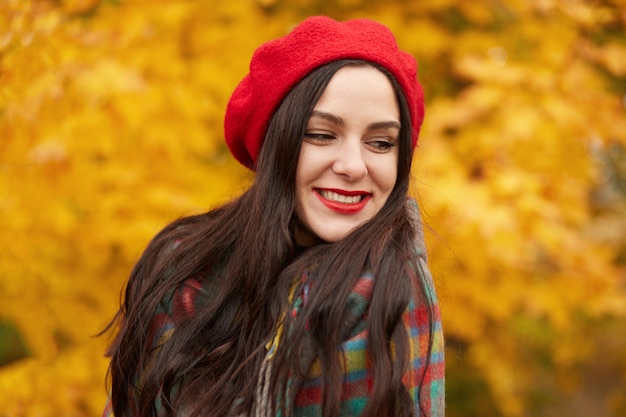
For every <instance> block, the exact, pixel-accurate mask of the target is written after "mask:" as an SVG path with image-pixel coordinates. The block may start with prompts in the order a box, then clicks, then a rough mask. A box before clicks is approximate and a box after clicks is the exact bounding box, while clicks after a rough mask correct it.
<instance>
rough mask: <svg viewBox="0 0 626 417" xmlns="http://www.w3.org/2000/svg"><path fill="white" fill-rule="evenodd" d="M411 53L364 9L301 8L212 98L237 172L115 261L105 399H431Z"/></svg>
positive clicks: (333, 409)
mask: <svg viewBox="0 0 626 417" xmlns="http://www.w3.org/2000/svg"><path fill="white" fill-rule="evenodd" d="M423 111H424V110H423V94H422V89H421V86H420V85H419V83H418V82H417V79H416V63H415V60H414V59H413V58H412V57H411V56H410V55H408V54H406V53H404V52H402V51H400V50H399V49H398V47H397V45H396V41H395V39H394V37H393V35H392V34H391V32H390V31H389V30H388V29H387V28H386V27H384V26H382V25H380V24H378V23H375V22H373V21H371V20H365V19H359V20H352V21H348V22H345V23H339V22H336V21H334V20H331V19H330V18H326V17H313V18H309V19H307V20H305V21H304V22H303V23H301V24H300V25H298V26H297V27H296V28H295V29H294V30H293V31H292V32H291V33H290V34H288V35H286V36H285V37H283V38H280V39H277V40H274V41H271V42H268V43H266V44H264V45H262V46H261V47H260V48H259V49H258V50H257V51H256V52H255V54H254V56H253V57H252V61H251V64H250V73H249V74H248V75H247V76H246V77H245V78H244V79H243V80H242V81H241V83H240V84H239V86H238V87H237V89H236V90H235V92H234V93H233V95H232V97H231V100H230V102H229V104H228V108H227V110H226V118H225V133H226V141H227V143H228V145H229V148H230V149H231V152H232V153H233V155H234V156H235V158H237V160H239V161H240V162H241V163H243V164H244V165H246V166H248V167H249V168H251V169H253V170H254V171H255V173H256V177H255V181H254V184H253V185H252V187H251V188H250V189H249V190H248V191H247V192H245V193H244V194H243V195H242V196H241V197H239V198H237V199H236V200H234V201H233V202H231V203H229V204H227V205H225V206H222V207H219V208H217V209H214V210H212V211H210V212H208V213H205V214H201V215H197V216H192V217H187V218H183V219H180V220H177V221H175V222H173V223H172V224H170V225H169V226H167V227H166V228H165V229H163V230H162V231H161V232H160V233H159V234H158V235H157V236H156V237H155V238H154V239H153V240H152V242H151V243H150V245H149V246H148V247H147V249H146V250H145V252H144V254H143V255H142V257H141V259H140V260H139V262H138V263H137V265H136V266H135V268H134V269H133V271H132V274H131V277H130V280H129V282H128V285H127V288H126V294H125V300H124V303H123V305H122V307H121V309H120V313H119V314H118V319H119V320H118V324H119V333H118V335H117V338H116V340H115V342H114V343H113V345H112V347H111V351H110V353H111V355H112V358H111V365H110V377H111V400H110V401H109V404H108V406H107V409H106V410H105V413H104V414H105V415H112V414H115V416H117V417H130V416H133V417H135V416H141V417H144V416H177V417H179V416H291V415H293V416H371V417H374V416H389V417H391V416H443V414H444V365H443V364H444V360H443V340H442V331H441V322H440V316H439V310H438V307H437V302H436V298H435V293H434V288H433V284H432V280H431V277H430V273H429V271H428V269H427V265H426V256H425V251H424V246H423V237H422V233H421V223H420V219H419V212H418V210H417V206H416V205H415V203H414V201H413V200H410V199H408V198H407V192H408V189H409V177H410V168H411V159H412V153H413V149H414V147H415V145H416V144H417V139H418V133H419V129H420V126H421V123H422V119H423Z"/></svg>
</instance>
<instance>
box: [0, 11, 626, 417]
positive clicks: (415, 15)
mask: <svg viewBox="0 0 626 417" xmlns="http://www.w3.org/2000/svg"><path fill="white" fill-rule="evenodd" d="M312 14H326V15H330V16H332V17H334V18H337V19H341V20H343V19H348V18H353V17H371V18H374V19H377V20H379V21H381V22H383V23H385V24H387V25H388V26H389V27H390V28H391V29H392V31H393V32H394V33H395V34H396V35H397V37H398V41H399V43H400V44H401V46H402V48H403V49H405V50H407V51H409V52H411V53H412V54H413V55H414V56H415V57H416V58H417V59H418V61H419V64H420V80H421V81H422V83H423V85H424V87H425V90H426V97H427V103H426V120H425V123H424V128H423V131H422V136H421V139H420V145H419V148H418V150H417V152H416V155H415V169H414V178H415V181H414V194H415V196H416V197H417V199H418V201H419V202H420V205H421V207H422V210H423V211H424V217H425V219H426V221H427V229H428V231H429V233H428V245H429V251H430V261H431V268H432V270H433V272H434V274H435V277H436V283H437V287H438V292H439V295H440V298H441V305H442V309H443V314H444V328H445V332H446V337H447V363H448V374H447V380H448V381H447V382H448V415H450V416H464V417H465V416H474V415H476V416H478V415H481V416H482V415H490V416H506V417H516V416H521V415H533V416H545V417H549V416H560V415H568V416H589V415H607V416H618V415H624V414H626V403H625V400H624V398H623V392H625V391H626V354H625V352H626V324H625V322H626V320H625V317H626V288H625V280H626V272H625V269H626V268H625V265H626V150H625V149H626V117H625V107H626V3H624V1H623V0H594V1H582V0H489V1H484V2H467V1H461V0H434V1H427V2H426V1H423V2H422V1H415V0H411V1H408V0H388V1H374V0H341V1H319V0H292V1H280V0H257V1H253V0H247V1H244V0H234V1H229V2H221V1H217V0H214V1H211V0H198V1H184V0H178V1H175V0H172V1H156V2H146V1H141V0H126V1H124V0H60V1H59V0H57V1H53V0H32V1H31V0H6V1H3V2H1V3H0V218H2V220H1V221H0V231H1V232H2V233H0V295H1V296H2V303H0V404H1V406H0V416H10V417H20V416H31V415H33V416H34V415H37V416H58V415H64V416H92V415H97V414H98V413H99V411H100V409H101V407H102V404H103V402H104V398H105V388H104V378H105V373H106V366H107V360H106V358H104V356H103V355H104V350H105V346H106V342H107V338H106V337H93V336H94V335H95V334H97V333H98V332H99V331H100V330H102V328H103V327H104V326H105V325H106V323H107V322H108V320H110V318H111V317H112V316H113V314H114V313H115V311H116V308H117V305H118V303H119V296H120V293H121V290H122V288H123V284H124V281H125V279H126V277H127V275H128V272H129V271H130V268H131V267H132V264H133V263H134V262H135V261H136V260H137V257H138V255H139V253H140V252H141V250H142V249H143V247H145V245H146V243H147V241H148V240H149V239H150V237H151V236H152V235H154V233H156V232H157V231H158V230H159V229H160V228H161V227H163V226H164V225H165V224H166V223H167V222H169V221H171V220H172V219H174V218H176V217H179V216H183V215H186V214H191V213H197V212H201V211H206V210H207V209H209V208H211V207H213V206H215V205H216V204H219V203H220V202H223V201H225V200H228V199H229V198H231V197H233V196H235V195H238V194H239V193H240V192H241V191H242V190H243V189H244V188H245V187H246V185H247V184H248V183H249V181H250V180H251V174H250V173H248V172H246V171H245V170H244V169H243V168H241V167H239V166H238V165H237V163H236V162H234V161H233V159H232V158H231V157H230V154H229V153H228V151H227V149H226V147H225V145H224V143H223V132H222V118H223V113H224V109H225V104H226V101H227V100H228V97H229V95H230V93H231V92H232V90H233V89H234V87H235V85H236V83H237V82H238V81H239V80H240V79H241V77H242V76H243V75H244V74H245V72H246V70H247V65H248V62H249V58H250V56H251V54H252V52H253V50H254V48H255V47H256V46H258V45H259V44H260V43H261V42H262V41H265V40H267V39H270V38H274V37H276V36H280V35H282V34H284V33H286V32H287V31H289V30H290V29H291V28H292V27H293V25H295V24H297V23H298V22H299V21H301V20H302V19H303V18H304V17H306V16H308V15H312Z"/></svg>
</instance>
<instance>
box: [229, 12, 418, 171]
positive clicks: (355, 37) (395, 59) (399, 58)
mask: <svg viewBox="0 0 626 417" xmlns="http://www.w3.org/2000/svg"><path fill="white" fill-rule="evenodd" d="M341 59H361V60H364V61H368V62H372V63H376V64H378V65H380V66H382V67H384V68H386V69H387V70H388V71H389V72H390V73H391V74H392V75H393V76H394V77H395V79H396V80H397V81H398V83H399V84H400V86H401V87H402V90H403V92H404V95H405V96H406V99H407V102H408V105H409V109H410V113H411V124H412V129H413V131H412V140H413V147H415V146H416V145H417V138H418V135H419V130H420V127H421V125H422V120H423V119H424V93H423V90H422V86H421V85H420V83H419V82H418V80H417V62H416V61H415V58H414V57H413V56H411V55H410V54H408V53H406V52H403V51H401V50H400V49H399V48H398V45H397V42H396V39H395V37H394V35H393V34H392V33H391V31H390V30H389V29H388V28H387V27H386V26H384V25H382V24H380V23H378V22H375V21H373V20H370V19H354V20H348V21H345V22H338V21H336V20H333V19H331V18H329V17H325V16H314V17H310V18H307V19H306V20H304V21H303V22H302V23H300V24H299V25H297V26H296V27H295V28H294V29H293V30H292V31H291V32H290V33H289V34H287V35H285V36H284V37H281V38H278V39H274V40H272V41H269V42H267V43H264V44H262V45H261V46H260V47H259V48H258V49H257V50H256V51H255V52H254V54H253V56H252V60H251V61H250V71H249V73H248V74H247V75H246V76H245V77H244V78H243V80H241V82H240V83H239V85H238V86H237V87H236V88H235V91H234V92H233V94H232V96H231V98H230V100H229V102H228V105H227V107H226V115H225V119H224V133H225V138H226V143H227V145H228V147H229V149H230V151H231V153H232V154H233V156H234V157H235V158H236V159H237V160H238V161H239V162H240V163H242V164H243V165H244V166H246V167H248V168H250V169H255V165H256V160H257V156H258V153H259V150H260V149H261V145H262V143H263V140H264V139H265V134H266V130H267V127H268V125H269V121H270V119H271V118H272V116H273V114H274V112H275V111H276V109H277V108H278V106H279V105H280V103H281V102H282V100H283V99H284V97H285V95H287V93H289V91H290V90H291V88H293V87H294V86H295V85H296V84H297V83H298V82H299V81H300V80H302V79H303V78H304V77H305V76H306V75H308V74H309V73H310V72H311V71H313V70H314V69H316V68H318V67H320V66H323V65H325V64H327V63H329V62H332V61H337V60H341Z"/></svg>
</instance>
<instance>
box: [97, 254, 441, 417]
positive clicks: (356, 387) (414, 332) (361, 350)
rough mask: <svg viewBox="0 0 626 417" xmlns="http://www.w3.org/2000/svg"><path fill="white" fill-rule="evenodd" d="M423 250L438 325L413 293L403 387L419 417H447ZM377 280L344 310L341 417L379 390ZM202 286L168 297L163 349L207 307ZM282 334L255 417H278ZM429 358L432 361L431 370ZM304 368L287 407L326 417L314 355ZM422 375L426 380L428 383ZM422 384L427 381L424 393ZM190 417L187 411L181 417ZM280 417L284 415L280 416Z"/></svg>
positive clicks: (157, 326) (356, 411) (301, 299)
mask: <svg viewBox="0 0 626 417" xmlns="http://www.w3.org/2000/svg"><path fill="white" fill-rule="evenodd" d="M417 250H418V255H420V256H419V264H420V267H421V273H420V276H418V277H416V279H422V280H423V281H424V283H425V288H426V289H427V293H426V296H427V297H428V298H429V299H430V301H431V303H432V307H433V311H432V313H433V314H432V320H433V322H432V323H430V318H429V314H428V311H427V309H426V307H425V306H423V305H422V303H418V302H417V301H416V296H415V294H416V291H413V293H414V296H413V297H412V298H411V301H410V302H409V305H408V306H407V308H406V310H405V312H404V314H403V316H402V321H403V324H404V326H405V328H406V331H407V333H408V336H409V348H410V349H409V352H410V365H411V366H410V369H408V370H407V371H406V372H405V374H404V376H403V379H402V382H403V384H404V386H405V388H406V389H407V391H408V393H409V394H410V396H411V398H412V399H413V404H414V415H415V416H418V417H419V416H421V415H422V414H421V411H420V404H421V408H422V409H423V410H424V411H425V413H426V414H425V415H426V416H427V417H442V416H443V415H444V382H445V377H444V344H443V332H442V327H441V316H440V313H439V307H438V304H437V300H436V295H435V290H434V286H433V282H432V277H431V275H430V272H429V270H428V267H427V264H426V258H425V254H424V253H423V251H422V250H421V249H420V248H417ZM374 280H375V279H374V277H373V276H372V275H371V274H363V275H362V276H361V277H360V278H359V279H358V280H357V282H356V285H355V287H354V289H353V290H352V293H351V294H350V295H349V297H348V300H347V303H346V308H345V309H344V323H345V326H344V330H345V331H344V335H345V337H344V340H345V341H344V342H343V343H342V344H341V346H340V347H339V354H342V355H343V357H344V359H345V360H344V361H343V362H342V363H343V366H344V368H343V378H342V386H341V411H340V415H341V416H358V415H360V414H361V413H362V412H363V410H364V409H365V407H366V405H367V400H368V394H369V392H370V391H371V388H372V385H373V380H372V373H371V368H370V366H371V359H370V354H369V351H368V333H367V329H366V323H365V316H366V314H367V311H368V305H369V301H370V298H371V294H372V290H373V285H374ZM417 285H418V283H417V282H413V287H414V288H417ZM201 287H202V284H201V283H200V282H199V281H197V280H194V279H191V280H189V281H188V282H187V285H185V286H183V287H181V288H179V289H177V290H176V291H174V292H173V293H171V295H170V296H169V297H166V300H167V302H165V303H163V304H162V310H160V311H159V312H157V315H156V317H155V322H154V323H153V325H154V326H153V333H152V336H153V337H151V340H153V341H155V343H154V345H155V346H159V345H161V344H162V343H163V342H164V341H165V340H166V339H167V338H169V337H170V336H171V335H172V333H173V331H174V329H175V325H174V323H175V322H176V321H177V319H178V318H179V317H180V316H181V315H190V314H191V315H192V314H194V313H195V311H196V309H197V308H201V306H200V305H199V304H201V302H199V301H200V300H199V299H201V298H202V297H198V294H200V293H201V292H202V290H201ZM308 290H309V284H308V283H307V282H306V277H304V278H303V282H302V285H299V286H298V289H297V290H296V291H294V293H292V294H291V296H290V299H291V300H292V304H291V305H292V307H291V309H292V310H291V312H290V314H292V315H294V316H295V315H297V314H298V312H299V311H300V310H301V308H302V306H303V305H304V303H306V300H307V296H308ZM429 327H430V329H431V331H430V332H429ZM282 331H283V329H282V325H280V324H279V325H278V329H277V334H276V336H275V338H274V340H273V341H271V342H270V343H269V344H268V353H267V355H266V358H265V361H264V363H263V366H262V368H261V370H260V374H259V382H258V387H257V388H258V389H257V393H256V405H255V409H254V411H253V415H254V416H255V417H272V416H270V415H269V410H270V408H271V407H269V403H270V402H271V401H272V400H273V399H271V398H269V392H268V387H269V381H270V378H271V371H272V367H271V365H272V363H271V360H272V357H273V353H274V352H275V349H276V348H277V346H278V343H279V342H280V338H281V333H282ZM429 334H430V337H432V345H431V350H430V353H429V352H428V348H429ZM427 358H428V359H429V361H428V367H427V368H426V363H427ZM299 366H300V367H301V369H308V372H307V373H306V377H305V378H304V379H302V380H296V379H295V378H293V379H292V380H290V381H288V383H287V386H288V387H289V392H288V393H287V399H288V402H290V403H291V404H287V410H288V413H287V414H290V415H293V416H295V417H319V416H321V415H322V404H321V401H322V387H321V380H322V375H321V366H320V362H319V360H318V359H317V358H315V356H314V354H313V353H312V352H309V354H305V355H304V357H301V358H300V364H299ZM425 368H426V369H425ZM422 375H424V378H423V380H422ZM420 382H422V387H421V389H420ZM289 399H292V400H289ZM157 408H159V407H157ZM184 415H185V413H184V412H183V413H182V414H181V416H184ZM102 416H103V417H113V412H112V410H111V403H110V400H109V401H107V405H106V408H105V410H104V412H103V414H102ZM279 416H280V412H279V413H278V414H277V416H276V417H279Z"/></svg>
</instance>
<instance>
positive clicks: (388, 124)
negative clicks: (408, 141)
mask: <svg viewBox="0 0 626 417" xmlns="http://www.w3.org/2000/svg"><path fill="white" fill-rule="evenodd" d="M311 117H319V118H320V119H324V120H328V121H329V122H331V123H333V124H335V125H337V126H340V127H343V126H345V125H346V122H345V121H344V120H343V119H342V118H341V117H339V116H335V115H334V114H331V113H326V112H323V111H319V110H313V112H312V113H311ZM400 127H401V125H400V123H399V122H396V121H395V120H388V121H383V122H374V123H370V124H369V125H367V129H368V130H378V129H398V130H400Z"/></svg>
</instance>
